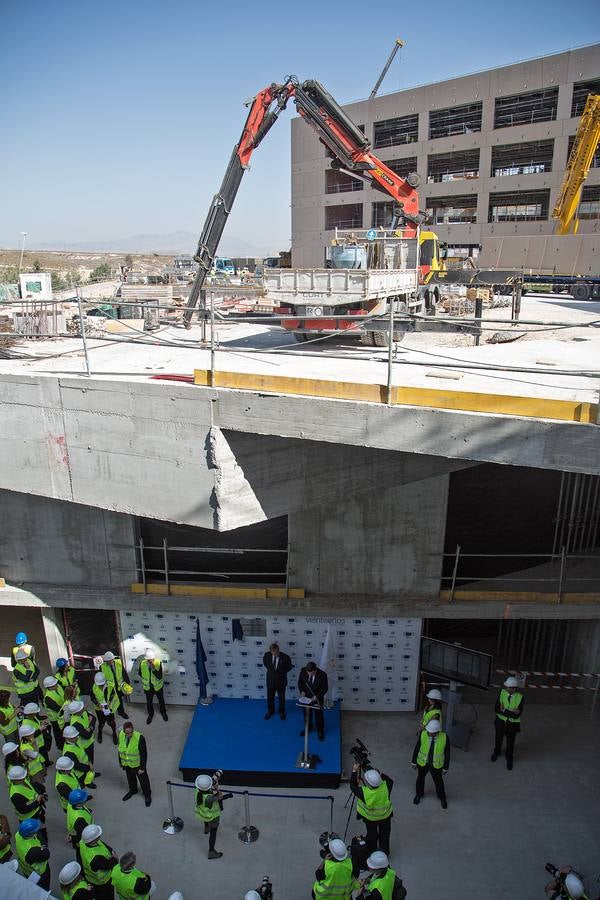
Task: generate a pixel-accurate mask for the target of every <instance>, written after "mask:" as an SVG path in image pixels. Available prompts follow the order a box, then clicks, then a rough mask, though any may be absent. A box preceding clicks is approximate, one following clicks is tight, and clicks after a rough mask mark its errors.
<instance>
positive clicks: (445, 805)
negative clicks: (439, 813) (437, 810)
mask: <svg viewBox="0 0 600 900" xmlns="http://www.w3.org/2000/svg"><path fill="white" fill-rule="evenodd" d="M442 809H448V804H447V802H446V801H445V800H442Z"/></svg>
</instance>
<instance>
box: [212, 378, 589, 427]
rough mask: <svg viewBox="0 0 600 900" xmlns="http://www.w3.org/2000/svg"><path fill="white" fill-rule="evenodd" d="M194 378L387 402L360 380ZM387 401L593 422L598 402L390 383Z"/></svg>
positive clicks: (382, 389)
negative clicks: (396, 385) (391, 385)
mask: <svg viewBox="0 0 600 900" xmlns="http://www.w3.org/2000/svg"><path fill="white" fill-rule="evenodd" d="M194 383H195V384H197V385H199V386H200V387H223V388H229V389H233V390H242V391H265V392H269V393H274V394H292V395H294V394H303V395H304V396H307V397H328V398H330V399H332V400H359V401H363V402H366V403H386V402H387V388H386V386H385V385H382V384H360V383H355V382H345V381H324V380H321V379H318V378H291V377H287V376H282V375H266V374H265V375H260V374H254V373H251V372H221V371H216V372H214V373H213V377H212V378H211V372H210V370H209V369H195V370H194ZM390 399H391V402H392V404H394V405H398V406H421V407H429V408H431V409H455V410H461V411H463V412H480V413H494V414H496V415H504V416H525V417H528V418H536V419H557V420H561V421H567V422H580V423H584V424H588V425H590V424H591V425H595V424H597V422H598V404H596V403H589V402H581V401H578V400H555V399H551V398H548V397H520V396H513V395H510V394H486V393H479V392H477V391H457V390H443V389H441V390H440V389H437V388H422V387H394V388H392V392H391V398H390Z"/></svg>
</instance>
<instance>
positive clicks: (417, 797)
mask: <svg viewBox="0 0 600 900" xmlns="http://www.w3.org/2000/svg"><path fill="white" fill-rule="evenodd" d="M420 802H421V796H420V795H419V794H415V796H414V797H413V803H414V804H415V806H418V805H419V803H420Z"/></svg>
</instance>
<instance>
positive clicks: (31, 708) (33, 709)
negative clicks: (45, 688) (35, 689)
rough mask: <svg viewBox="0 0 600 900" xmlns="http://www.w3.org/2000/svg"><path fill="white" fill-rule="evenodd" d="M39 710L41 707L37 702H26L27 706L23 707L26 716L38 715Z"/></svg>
mask: <svg viewBox="0 0 600 900" xmlns="http://www.w3.org/2000/svg"><path fill="white" fill-rule="evenodd" d="M39 711H40V708H39V706H38V705H37V703H26V704H25V706H24V707H23V712H24V713H25V715H26V716H37V714H38V713H39Z"/></svg>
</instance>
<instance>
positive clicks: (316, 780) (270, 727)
mask: <svg viewBox="0 0 600 900" xmlns="http://www.w3.org/2000/svg"><path fill="white" fill-rule="evenodd" d="M265 706H266V705H265V702H264V700H232V699H226V698H217V699H216V700H215V701H214V703H212V704H211V705H210V706H200V705H198V706H197V707H196V711H195V712H194V717H193V719H192V723H191V725H190V730H189V732H188V736H187V740H186V743H185V747H184V748H183V753H182V755H181V760H180V762H179V768H180V770H181V772H182V774H183V777H184V779H185V780H186V781H193V780H194V778H195V777H196V775H197V774H198V773H199V772H207V771H208V772H212V771H214V770H215V769H223V772H224V777H223V783H224V784H243V785H260V786H263V787H269V786H270V787H299V786H303V787H338V785H339V782H340V776H341V771H342V761H341V733H340V706H339V702H337V703H336V704H335V706H334V708H333V709H330V710H325V740H324V741H319V740H317V735H316V733H315V732H311V734H310V738H309V748H308V749H309V753H314V754H317V755H318V756H319V757H320V760H321V761H320V762H318V763H317V766H316V768H315V769H314V770H305V769H297V768H296V759H297V756H298V753H300V752H301V751H302V749H303V746H304V739H303V738H302V737H300V735H299V731H300V730H301V728H303V726H304V715H303V711H302V710H301V709H298V708H297V707H296V706H294V705H293V703H290V704H289V706H288V709H287V719H286V720H285V722H282V721H281V719H280V718H279V716H278V715H277V713H275V715H274V716H273V717H272V718H271V719H269V720H268V721H267V722H266V721H265V719H264V714H265Z"/></svg>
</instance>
